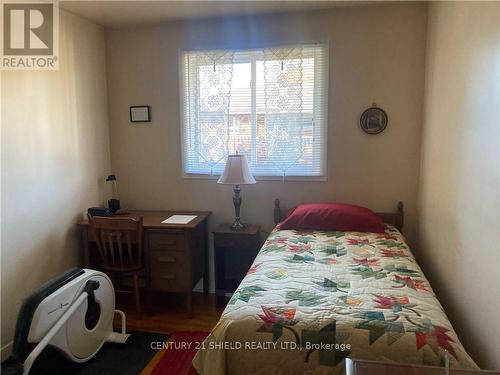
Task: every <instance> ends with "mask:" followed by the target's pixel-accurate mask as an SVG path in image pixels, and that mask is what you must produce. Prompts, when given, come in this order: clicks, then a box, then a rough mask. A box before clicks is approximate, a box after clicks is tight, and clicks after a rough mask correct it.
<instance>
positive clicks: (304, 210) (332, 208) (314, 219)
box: [279, 203, 384, 233]
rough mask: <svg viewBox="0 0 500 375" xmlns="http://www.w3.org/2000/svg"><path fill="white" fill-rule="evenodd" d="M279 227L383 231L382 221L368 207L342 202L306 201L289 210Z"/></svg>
mask: <svg viewBox="0 0 500 375" xmlns="http://www.w3.org/2000/svg"><path fill="white" fill-rule="evenodd" d="M279 227H280V229H317V230H338V231H343V232H374V233H383V232H384V223H383V222H382V220H381V219H380V218H379V217H378V216H377V215H375V213H374V212H373V211H371V210H369V209H368V208H364V207H359V206H353V205H351V204H342V203H307V204H300V205H298V206H297V207H295V208H294V209H293V210H291V211H290V212H289V214H288V217H287V218H286V219H285V220H284V221H283V222H281V223H280V225H279Z"/></svg>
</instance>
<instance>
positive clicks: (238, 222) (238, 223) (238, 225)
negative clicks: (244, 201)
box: [230, 218, 246, 230]
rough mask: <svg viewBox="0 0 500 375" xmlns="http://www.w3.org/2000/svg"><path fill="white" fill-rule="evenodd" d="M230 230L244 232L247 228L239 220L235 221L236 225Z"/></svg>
mask: <svg viewBox="0 0 500 375" xmlns="http://www.w3.org/2000/svg"><path fill="white" fill-rule="evenodd" d="M230 228H231V230H243V229H245V228H246V226H245V224H243V223H242V222H241V221H240V219H239V218H238V219H236V220H235V221H234V223H233V224H232V225H231V226H230Z"/></svg>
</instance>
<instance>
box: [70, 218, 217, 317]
mask: <svg viewBox="0 0 500 375" xmlns="http://www.w3.org/2000/svg"><path fill="white" fill-rule="evenodd" d="M172 215H196V216H197V217H196V218H195V219H193V220H192V221H190V222H189V223H188V224H163V223H162V221H163V220H165V219H166V218H168V217H170V216H172ZM117 216H118V217H133V218H137V217H139V216H143V225H144V236H145V238H144V252H145V264H146V288H147V289H148V290H149V291H150V292H154V291H160V292H176V293H185V294H186V299H187V310H188V316H189V317H191V316H192V311H193V303H192V294H191V292H192V290H193V287H194V286H195V285H196V283H197V282H198V281H199V280H200V278H202V277H203V291H204V292H205V293H208V283H209V274H208V225H207V224H208V223H207V221H208V220H207V219H208V217H209V216H210V212H206V211H130V213H128V214H125V215H117ZM78 226H79V227H80V229H81V235H82V244H83V255H84V266H85V267H88V268H99V267H98V265H99V264H100V260H99V258H98V253H97V251H96V249H95V239H94V238H93V233H92V232H91V231H90V230H89V223H88V220H85V221H82V222H80V223H78Z"/></svg>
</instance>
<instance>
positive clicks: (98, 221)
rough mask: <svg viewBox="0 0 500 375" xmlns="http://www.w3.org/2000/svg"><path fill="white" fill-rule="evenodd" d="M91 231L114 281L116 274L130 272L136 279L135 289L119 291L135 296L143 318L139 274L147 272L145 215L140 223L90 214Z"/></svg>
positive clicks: (127, 219) (138, 221)
mask: <svg viewBox="0 0 500 375" xmlns="http://www.w3.org/2000/svg"><path fill="white" fill-rule="evenodd" d="M88 218H89V223H90V228H91V229H92V230H93V231H94V236H95V239H96V243H97V249H98V250H99V254H100V256H101V261H102V268H103V269H104V272H105V273H106V274H108V275H109V276H110V277H111V278H112V279H114V276H115V275H117V274H118V275H120V274H124V273H125V274H126V273H130V274H132V275H133V278H134V290H133V291H130V290H116V292H125V293H134V295H135V306H136V309H137V313H138V314H139V316H140V315H141V296H140V292H139V276H138V274H139V272H140V271H142V270H144V259H143V254H144V252H143V227H142V221H143V218H142V216H140V217H139V219H138V220H136V219H132V218H120V217H101V216H94V217H92V216H90V215H88Z"/></svg>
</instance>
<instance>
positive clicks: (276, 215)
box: [274, 199, 281, 225]
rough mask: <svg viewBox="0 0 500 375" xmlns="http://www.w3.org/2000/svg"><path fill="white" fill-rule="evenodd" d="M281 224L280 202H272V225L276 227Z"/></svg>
mask: <svg viewBox="0 0 500 375" xmlns="http://www.w3.org/2000/svg"><path fill="white" fill-rule="evenodd" d="M279 222H281V208H280V200H279V199H275V200H274V224H275V225H277V224H278V223H279Z"/></svg>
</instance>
